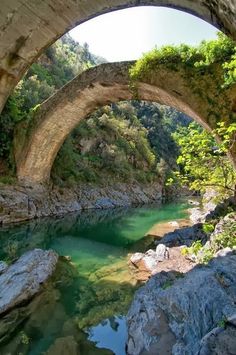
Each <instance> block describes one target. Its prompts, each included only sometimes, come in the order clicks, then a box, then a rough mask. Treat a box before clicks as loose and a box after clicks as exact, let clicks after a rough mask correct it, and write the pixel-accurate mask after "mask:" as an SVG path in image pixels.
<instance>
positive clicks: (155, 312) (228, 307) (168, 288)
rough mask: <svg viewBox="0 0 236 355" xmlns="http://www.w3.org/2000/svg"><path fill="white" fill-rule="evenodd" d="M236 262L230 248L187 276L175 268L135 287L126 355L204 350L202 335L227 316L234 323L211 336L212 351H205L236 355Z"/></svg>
mask: <svg viewBox="0 0 236 355" xmlns="http://www.w3.org/2000/svg"><path fill="white" fill-rule="evenodd" d="M235 265H236V255H235V254H232V253H231V254H228V255H227V256H225V257H218V258H215V259H213V260H212V261H211V262H210V263H209V264H208V265H207V266H196V267H194V268H193V269H192V270H191V271H189V272H188V273H186V274H185V276H184V277H183V275H178V274H175V273H174V272H171V271H170V272H160V273H158V274H156V275H155V276H153V277H151V279H150V280H149V281H148V282H147V283H146V284H145V286H143V287H142V288H140V289H139V290H138V291H137V292H136V294H135V297H134V300H133V302H132V305H131V307H130V310H129V312H128V315H127V329H128V341H127V354H130V355H131V354H132V355H138V354H144V353H147V354H155V355H159V354H160V355H165V354H172V355H196V354H199V351H200V350H201V349H203V338H204V337H205V336H206V335H207V334H208V333H209V332H210V331H211V330H212V329H214V328H216V327H218V325H219V324H221V323H222V320H223V321H224V320H225V319H226V320H229V321H230V322H231V323H230V324H229V325H228V326H226V329H225V331H223V332H221V333H219V335H217V337H213V338H212V337H211V338H210V339H209V341H208V342H207V344H208V345H207V346H208V349H210V350H209V352H208V353H207V352H202V353H200V354H201V355H206V354H215V355H219V354H224V355H229V354H235V352H232V351H235V341H234V339H235V328H234V329H233V321H234V320H235V317H234V316H235V314H236V267H235ZM180 276H181V277H180ZM229 321H228V322H229ZM227 324H228V323H227V322H226V325H227ZM231 336H232V337H234V338H232V339H229V338H231ZM167 341H168V346H167V345H165V350H163V349H164V348H163V347H162V346H163V344H166V342H167ZM214 346H215V347H216V348H218V349H219V350H218V351H217V352H214V351H215V350H214V351H213V349H214ZM205 349H206V346H205ZM223 349H225V350H223ZM232 349H233V350H232ZM201 351H203V350H201ZM222 351H223V352H222Z"/></svg>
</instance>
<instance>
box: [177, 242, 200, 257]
mask: <svg viewBox="0 0 236 355" xmlns="http://www.w3.org/2000/svg"><path fill="white" fill-rule="evenodd" d="M201 249H202V242H201V241H200V240H197V241H196V242H193V244H192V245H191V247H184V248H182V249H181V254H182V255H195V256H197V254H198V252H199V251H200V250H201Z"/></svg>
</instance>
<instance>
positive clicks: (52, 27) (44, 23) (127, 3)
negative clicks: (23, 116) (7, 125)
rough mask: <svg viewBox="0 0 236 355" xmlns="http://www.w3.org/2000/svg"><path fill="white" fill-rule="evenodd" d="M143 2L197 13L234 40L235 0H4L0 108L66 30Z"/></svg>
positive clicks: (0, 19)
mask: <svg viewBox="0 0 236 355" xmlns="http://www.w3.org/2000/svg"><path fill="white" fill-rule="evenodd" d="M141 5H149V6H166V7H171V8H175V9H179V10H183V11H185V12H188V13H190V14H194V15H196V16H198V17H200V18H202V19H204V20H205V21H207V22H209V23H211V24H212V25H214V26H216V27H217V28H219V29H220V30H222V31H223V32H225V33H226V34H228V35H229V36H231V37H232V38H233V39H235V40H236V3H235V2H234V1H232V0H218V1H216V0H194V1H193V0H99V1H98V0H87V1H81V0H67V1H61V0H44V1H28V0H11V1H9V0H1V11H0V111H1V110H2V108H3V106H4V104H5V102H6V99H7V97H8V96H9V94H10V93H11V91H12V90H13V88H14V87H15V85H16V84H17V82H18V81H19V80H20V79H21V77H22V76H23V74H24V73H25V71H26V70H27V69H28V68H29V66H30V65H31V63H32V62H34V61H35V60H36V59H37V57H38V56H39V55H40V54H41V53H42V51H43V50H44V49H45V48H47V47H48V46H50V45H51V44H52V43H54V42H55V41H56V40H57V39H58V38H59V37H61V36H62V35H63V34H64V33H66V32H68V31H69V30H70V29H72V28H73V27H75V26H77V25H79V24H81V23H83V22H84V21H87V20H89V19H91V18H93V17H95V16H98V15H101V14H104V13H107V12H111V11H115V10H119V9H124V8H128V7H132V6H141Z"/></svg>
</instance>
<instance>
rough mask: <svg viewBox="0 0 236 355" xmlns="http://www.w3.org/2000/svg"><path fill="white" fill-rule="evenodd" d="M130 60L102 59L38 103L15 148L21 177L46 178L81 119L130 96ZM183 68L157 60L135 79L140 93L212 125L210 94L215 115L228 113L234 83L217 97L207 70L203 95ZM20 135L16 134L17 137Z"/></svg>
mask: <svg viewBox="0 0 236 355" xmlns="http://www.w3.org/2000/svg"><path fill="white" fill-rule="evenodd" d="M133 64H134V62H121V63H105V64H101V65H99V66H97V67H95V68H92V69H89V70H87V71H85V72H83V73H82V74H80V75H79V76H77V77H76V78H75V79H73V80H72V81H71V82H69V83H68V84H67V85H65V86H64V87H63V88H62V89H60V90H58V91H57V92H56V93H55V94H54V95H53V96H51V97H50V98H49V99H48V100H46V101H45V102H44V103H42V105H41V106H40V108H39V109H38V111H37V112H36V113H35V116H34V119H33V121H32V122H31V124H30V127H29V128H28V132H27V134H26V135H25V141H24V142H23V144H22V146H21V148H20V149H18V151H16V163H17V176H18V179H19V181H21V182H27V183H45V182H47V181H48V180H49V178H50V171H51V167H52V164H53V162H54V159H55V157H56V155H57V152H58V151H59V149H60V147H61V145H62V143H63V142H64V140H65V138H66V137H67V136H68V134H69V133H70V132H71V131H72V130H73V128H75V127H76V125H78V123H79V122H80V121H81V120H82V119H85V118H86V117H87V116H88V115H89V114H91V113H92V112H93V111H95V110H96V109H97V108H99V107H101V106H104V105H106V104H109V103H113V102H118V101H122V100H131V99H133V92H132V90H131V88H130V78H129V69H130V67H131V66H132V65H133ZM185 70H187V69H182V70H178V71H173V70H171V69H168V68H166V67H165V66H163V67H161V65H160V66H159V67H158V70H156V71H153V75H152V76H151V77H150V78H149V79H148V80H145V81H142V82H141V81H140V82H138V83H137V92H138V98H139V99H140V100H145V101H151V102H157V103H160V104H164V105H167V106H171V107H174V108H176V109H177V110H179V111H181V112H183V113H185V114H186V115H188V116H189V117H191V118H193V119H194V120H195V121H197V122H198V123H200V124H201V125H202V126H204V127H205V128H206V129H208V130H212V129H214V128H215V127H216V123H217V117H215V116H216V114H217V113H216V112H214V111H212V110H213V109H212V98H215V97H217V100H218V101H219V102H218V105H219V109H218V110H219V112H218V113H219V115H223V116H224V117H230V114H231V107H232V105H233V104H234V100H235V97H236V86H233V88H229V89H226V90H225V91H224V92H222V94H221V96H220V97H219V94H218V86H217V82H216V84H215V83H214V80H213V78H212V76H209V75H208V74H206V75H205V78H204V79H203V76H202V75H199V77H198V81H197V82H196V84H197V85H199V87H200V86H201V89H202V90H203V92H205V90H208V91H209V92H208V93H206V95H202V94H201V92H200V93H199V92H198V91H197V90H196V87H192V85H191V82H189V76H188V75H187V74H188V72H187V73H185V74H186V75H184V71H185ZM204 85H205V86H206V87H204ZM211 95H212V96H211ZM215 109H216V110H217V108H215ZM19 139H20V138H18V137H17V135H16V137H15V140H16V141H19ZM233 160H234V157H233Z"/></svg>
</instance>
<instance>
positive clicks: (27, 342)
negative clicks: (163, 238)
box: [0, 202, 187, 355]
mask: <svg viewBox="0 0 236 355" xmlns="http://www.w3.org/2000/svg"><path fill="white" fill-rule="evenodd" d="M186 208H187V205H186V203H181V202H178V203H171V204H166V205H161V206H160V205H159V206H158V205H151V206H142V207H137V208H122V209H114V210H103V211H101V210H91V211H88V212H83V213H80V214H70V215H67V216H65V217H63V218H45V219H42V220H35V221H30V222H28V223H25V224H22V225H18V226H14V227H11V228H2V229H1V230H0V259H8V260H12V259H14V258H16V257H18V256H20V255H21V254H22V253H23V252H25V251H26V250H30V249H33V248H39V247H40V248H43V249H54V250H56V251H57V252H58V254H59V255H61V256H67V257H69V258H70V259H71V264H68V262H65V261H64V262H63V261H62V262H61V263H60V266H59V268H58V270H57V273H56V274H57V275H56V277H55V278H54V279H53V280H52V282H51V283H50V284H49V285H48V286H47V288H46V290H45V292H42V294H41V295H40V296H38V297H36V298H35V299H34V300H33V301H32V302H31V303H30V304H29V305H26V306H24V307H23V308H22V309H20V310H19V312H18V313H20V314H18V316H17V317H18V318H17V317H15V318H14V321H13V322H12V325H11V331H10V333H9V339H6V340H5V342H3V343H2V344H1V345H0V354H30V355H36V354H44V353H45V354H49V355H52V354H57V355H60V354H72V355H73V354H76V351H75V350H74V349H75V348H76V347H78V349H79V354H80V355H89V354H104V355H105V354H116V355H124V354H125V341H126V324H125V314H126V312H127V310H128V308H129V305H130V302H131V300H132V297H133V293H134V292H135V290H136V289H137V284H136V282H135V280H134V279H132V276H131V275H130V273H129V270H128V266H127V259H128V258H127V255H128V253H131V252H135V251H144V250H146V249H147V247H148V245H149V244H150V243H151V242H152V239H151V238H150V237H144V235H145V233H147V231H148V230H149V229H150V228H151V227H152V226H153V225H154V224H156V223H159V222H164V221H169V220H176V219H180V218H185V217H186V215H187V214H186ZM19 319H20V321H19ZM5 323H6V320H5ZM5 323H4V324H5ZM1 326H2V325H1V323H0V339H1ZM73 347H74V348H73ZM58 349H60V350H58Z"/></svg>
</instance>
